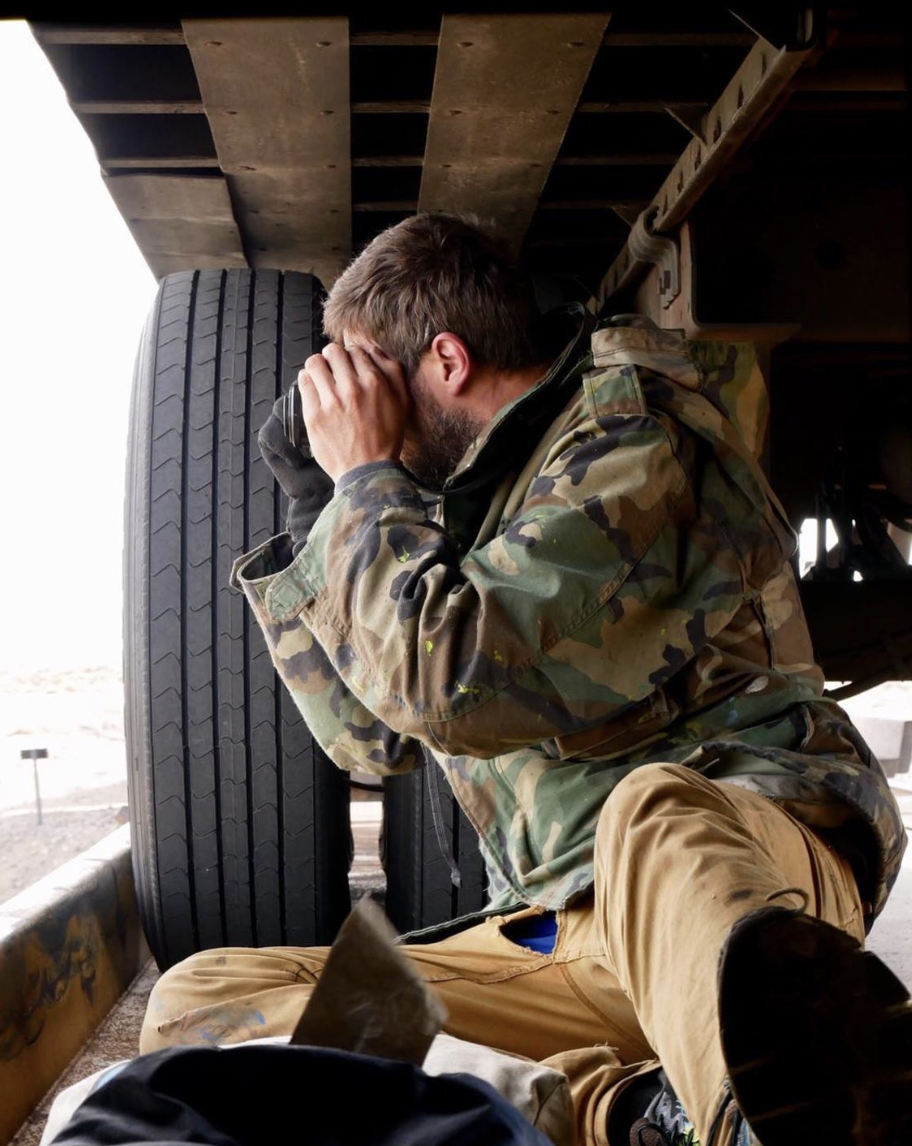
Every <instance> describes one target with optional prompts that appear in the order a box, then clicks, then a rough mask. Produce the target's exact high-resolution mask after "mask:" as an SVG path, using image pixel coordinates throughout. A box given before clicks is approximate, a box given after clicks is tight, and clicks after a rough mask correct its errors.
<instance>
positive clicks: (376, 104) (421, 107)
mask: <svg viewBox="0 0 912 1146" xmlns="http://www.w3.org/2000/svg"><path fill="white" fill-rule="evenodd" d="M351 110H352V115H427V114H428V112H429V111H430V110H431V101H430V100H427V99H374V100H369V99H368V100H356V101H355V102H354V103H353V104H352V105H351Z"/></svg>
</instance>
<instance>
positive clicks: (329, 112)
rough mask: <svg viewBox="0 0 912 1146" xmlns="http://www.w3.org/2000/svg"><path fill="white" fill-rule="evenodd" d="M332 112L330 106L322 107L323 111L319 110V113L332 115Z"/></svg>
mask: <svg viewBox="0 0 912 1146" xmlns="http://www.w3.org/2000/svg"><path fill="white" fill-rule="evenodd" d="M332 114H333V111H332V109H331V108H324V109H323V111H321V112H320V115H332Z"/></svg>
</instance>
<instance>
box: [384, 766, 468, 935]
mask: <svg viewBox="0 0 912 1146" xmlns="http://www.w3.org/2000/svg"><path fill="white" fill-rule="evenodd" d="M435 769H437V771H436V772H435V771H434V770H435ZM432 784H434V786H435V788H436V793H435V792H434V791H433V790H432ZM385 787H386V794H385V798H386V808H385V811H386V820H385V825H384V837H383V838H384V852H385V855H384V860H385V866H386V911H387V914H388V915H389V917H390V919H391V920H392V921H393V924H394V925H395V926H396V927H397V928H398V929H399V931H418V930H421V929H422V928H424V927H432V926H435V925H437V924H440V923H447V922H449V921H450V920H451V919H457V918H459V917H460V916H462V915H469V914H470V913H472V912H474V911H480V910H481V908H483V907H484V905H485V903H486V899H487V877H486V872H485V865H484V859H483V858H482V855H481V851H480V850H479V847H478V836H477V835H476V833H475V829H474V828H473V827H472V825H471V824H470V823H469V821H468V820H467V819H466V817H465V816H464V815H463V813H462V811H461V810H460V807H459V805H458V803H457V802H456V798H455V797H454V796H453V793H452V792H451V790H450V788H449V786H448V784H447V782H446V780H445V778H444V777H443V776H440V775H439V768H438V766H437V764H435V763H434V761H433V760H430V759H429V760H428V762H427V765H426V766H425V767H424V768H420V769H419V770H418V771H416V772H412V773H407V774H405V775H402V776H390V777H388V778H387V779H386V781H385ZM435 798H436V802H437V804H438V806H439V811H440V817H439V824H440V830H441V831H442V832H443V833H444V837H445V839H446V843H447V847H448V848H449V851H450V852H451V854H452V861H453V863H454V864H455V866H456V867H457V868H458V869H459V886H457V885H456V884H455V883H454V882H453V878H452V872H451V866H450V861H449V859H448V857H447V856H446V855H445V854H444V851H443V848H442V847H441V845H440V841H439V839H438V828H437V827H436V826H435V823H434V801H435Z"/></svg>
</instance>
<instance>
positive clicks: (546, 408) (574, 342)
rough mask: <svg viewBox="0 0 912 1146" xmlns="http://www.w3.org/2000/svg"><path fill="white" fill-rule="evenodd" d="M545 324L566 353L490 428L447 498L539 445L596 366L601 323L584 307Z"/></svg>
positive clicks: (450, 483) (563, 310) (565, 310)
mask: <svg viewBox="0 0 912 1146" xmlns="http://www.w3.org/2000/svg"><path fill="white" fill-rule="evenodd" d="M544 321H545V322H546V323H547V324H548V326H549V328H550V329H549V330H548V334H549V336H550V339H549V340H550V342H551V345H555V344H556V345H560V344H561V343H562V344H563V348H562V349H561V350H560V352H559V353H558V355H557V357H556V358H555V359H554V361H553V362H552V363H551V366H550V367H549V368H548V370H547V372H546V373H545V374H544V375H543V376H542V377H541V378H540V379H539V381H538V382H536V383H535V385H534V386H532V387H530V388H529V389H528V390H526V391H525V392H524V393H522V394H520V395H519V397H518V398H514V399H513V401H512V402H508V403H507V404H506V405H505V406H503V407H502V408H501V409H500V410H498V412H497V413H496V414H495V415H494V417H493V418H492V419H491V420H490V421H489V422H488V423H487V425H486V426H485V428H484V429H483V430H482V432H481V433H480V434H479V435H478V437H477V438H475V439H474V441H473V442H472V443H471V445H470V446H469V448H468V449H467V450H466V452H465V454H464V455H463V457H462V460H461V461H460V463H459V465H458V466H457V467H456V470H455V471H454V472H453V474H452V475H451V476H450V477H449V478H448V479H447V481H446V483H445V484H444V487H443V491H442V492H443V493H444V494H450V493H467V492H469V491H470V490H472V489H475V488H476V487H477V486H481V485H483V484H485V483H487V482H488V481H489V480H490V479H491V477H492V475H493V473H494V472H495V471H500V472H502V471H503V470H504V467H505V462H506V461H508V460H512V459H513V458H514V457H515V456H516V453H517V447H519V449H522V448H523V447H525V446H526V445H534V444H535V443H536V442H537V441H538V438H539V437H540V434H541V432H542V431H543V430H544V428H545V427H546V426H547V425H548V424H550V422H551V421H552V419H553V418H554V416H555V414H556V413H557V411H558V410H559V409H560V408H561V407H562V406H563V405H564V404H565V403H566V401H567V395H568V393H569V390H570V389H571V385H572V386H574V387H575V386H578V385H579V379H580V375H581V374H582V372H583V370H585V369H587V368H588V367H590V366H591V365H592V352H591V349H590V345H589V343H590V338H591V336H592V332H593V330H594V329H595V326H596V319H595V317H594V316H593V315H592V314H590V312H589V311H588V310H587V309H586V308H585V306H583V304H582V303H571V304H569V305H568V306H565V307H560V308H559V309H558V310H555V311H551V312H549V313H548V314H547V315H546V316H545V318H544ZM558 340H560V342H559V341H558Z"/></svg>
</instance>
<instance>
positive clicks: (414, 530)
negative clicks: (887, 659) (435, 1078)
mask: <svg viewBox="0 0 912 1146" xmlns="http://www.w3.org/2000/svg"><path fill="white" fill-rule="evenodd" d="M580 311H581V308H580ZM574 321H575V323H576V332H575V334H574V336H573V337H572V339H571V340H570V342H569V343H568V344H567V345H566V348H565V349H564V351H563V352H562V353H561V354H560V355H559V356H558V358H557V359H556V361H555V362H554V363H553V365H552V367H551V369H550V370H549V371H548V373H547V374H546V375H545V377H544V378H543V379H542V380H541V381H540V382H539V383H537V384H536V386H534V387H533V388H532V389H531V390H529V391H527V392H526V393H525V394H523V395H521V396H520V397H519V398H518V399H516V400H515V401H513V402H512V403H510V404H509V405H508V406H506V407H504V408H503V409H502V410H501V411H500V412H499V413H498V414H497V415H496V416H495V417H494V418H493V419H492V421H491V422H490V423H489V424H488V425H487V427H486V428H485V430H484V431H483V433H482V434H481V435H480V436H479V438H477V439H476V441H475V442H474V443H473V445H472V446H471V447H470V449H469V450H468V451H467V453H466V455H465V457H464V458H463V459H462V461H461V463H460V465H459V467H458V469H457V471H456V473H455V474H454V475H453V476H452V477H451V478H450V480H449V481H448V482H447V484H446V486H445V487H444V491H443V494H442V496H440V497H438V498H437V503H436V505H435V506H433V507H429V505H428V502H427V497H426V496H425V497H422V495H421V494H420V493H419V491H418V489H417V488H416V487H415V485H414V484H413V482H412V481H411V480H410V478H409V476H408V475H407V473H406V472H405V471H404V470H403V469H402V468H401V467H400V466H398V465H396V464H393V463H377V464H376V465H372V466H368V467H364V468H363V469H362V470H361V471H353V474H352V475H350V480H348V482H347V484H344V488H341V489H339V491H338V492H337V493H336V495H335V496H334V497H333V498H332V500H331V501H330V503H329V504H328V505H327V506H326V508H325V509H324V510H323V512H322V514H321V515H320V517H319V519H318V520H317V522H316V524H315V526H314V528H313V530H312V532H311V535H310V537H309V540H308V542H307V544H306V546H305V547H304V548H303V549H302V550H301V552H300V553H299V554H298V556H297V557H296V558H294V559H292V557H291V548H290V544H289V539H288V537H287V535H282V536H280V537H278V538H273V539H272V540H271V541H269V542H267V543H266V544H265V545H263V546H260V547H259V548H258V549H256V550H254V551H252V552H251V553H248V554H246V555H245V556H244V557H242V558H240V559H239V561H238V562H237V563H236V565H235V569H234V573H233V580H234V583H235V584H236V585H238V586H240V587H242V588H243V590H244V592H245V593H246V595H247V597H248V599H249V601H250V603H251V605H252V607H253V609H254V612H255V614H256V617H257V620H258V622H259V624H260V626H261V627H262V629H263V632H264V633H265V635H266V639H267V643H268V645H269V648H270V651H271V654H272V657H273V660H274V663H275V666H276V668H277V670H278V672H279V674H280V676H281V677H282V679H283V680H284V682H285V684H286V685H287V687H288V688H289V690H290V692H291V695H292V696H293V697H294V699H295V702H296V703H297V705H298V707H299V708H300V710H301V712H302V714H303V716H304V718H305V720H306V721H307V723H308V725H309V726H310V728H311V730H312V731H313V733H314V735H315V736H316V738H317V739H318V741H319V742H320V744H321V745H322V746H323V748H324V749H325V751H326V752H327V753H328V754H329V756H330V757H331V758H332V759H333V760H334V761H335V763H336V764H338V765H339V766H340V767H342V768H345V769H364V770H368V771H372V772H376V773H380V774H389V773H393V772H401V771H406V770H409V769H411V768H414V767H416V766H418V765H419V764H421V763H422V762H423V752H422V746H427V747H428V748H429V749H430V751H431V752H432V753H433V756H434V757H435V758H436V759H437V761H438V762H439V764H440V766H441V767H442V769H443V770H444V773H445V774H446V777H447V779H448V781H449V783H450V784H451V786H452V788H453V790H454V792H455V794H456V797H457V799H458V800H459V803H460V805H461V806H462V808H463V810H464V811H465V813H466V815H467V816H468V818H469V820H470V821H471V822H472V824H473V825H474V827H475V828H476V830H477V831H478V833H479V836H480V839H481V843H482V848H483V851H484V854H485V858H486V860H487V863H488V866H489V869H490V870H491V871H492V872H493V873H494V877H495V878H494V886H495V889H496V895H495V903H496V905H498V906H504V907H505V906H506V905H507V904H509V903H520V902H523V903H533V904H539V905H541V906H543V907H546V908H556V907H560V906H562V905H563V904H565V903H567V902H568V901H570V900H572V899H573V898H574V897H576V896H577V895H579V894H580V893H582V892H583V891H584V890H586V889H587V888H588V887H589V886H590V885H591V882H592V878H593V864H592V860H593V838H594V831H595V825H596V821H597V819H598V815H599V811H600V809H601V807H602V805H603V804H604V801H605V800H606V799H608V798H609V796H610V794H611V790H612V789H613V787H614V786H615V784H617V783H618V782H619V781H620V780H621V778H622V777H623V776H625V775H627V773H628V772H630V771H631V770H632V769H634V768H637V767H639V766H640V765H642V764H645V763H648V762H651V761H659V760H661V761H677V762H681V763H684V764H686V765H688V766H690V767H693V768H697V769H699V770H700V771H701V772H703V773H704V774H706V775H708V776H711V777H715V778H724V779H726V780H728V781H731V782H735V783H738V784H741V785H744V786H745V787H748V788H751V789H753V790H755V791H758V792H761V793H764V794H766V795H767V796H770V797H772V798H774V799H776V800H779V801H782V802H783V803H784V804H785V805H786V806H787V807H788V809H789V810H790V811H791V812H792V813H793V814H794V815H796V816H798V817H799V818H800V819H801V820H803V821H804V822H806V823H808V824H811V825H813V826H814V827H815V828H817V829H819V830H821V831H824V832H828V833H829V832H831V833H833V834H834V835H835V836H836V837H837V840H838V842H839V843H840V845H841V846H842V848H843V849H844V850H846V851H847V854H849V855H850V858H851V859H852V861H853V864H854V865H855V868H856V872H857V874H858V876H859V883H860V886H861V888H862V896H863V898H864V899H865V901H866V902H865V908H866V914H867V918H868V921H869V922H870V921H871V920H872V919H873V917H874V915H876V913H877V912H878V911H879V910H880V908H881V907H882V906H883V903H884V901H885V899H886V895H887V892H888V890H889V888H890V886H891V885H892V882H893V880H894V879H895V877H896V874H897V871H898V867H899V863H900V858H901V855H902V850H903V847H904V844H905V836H904V832H903V827H902V822H901V819H900V816H899V813H898V810H897V807H896V804H895V801H894V799H893V797H892V794H891V793H890V790H889V788H888V786H887V783H886V781H885V779H884V776H883V772H882V770H881V768H880V766H879V764H878V763H877V761H876V760H875V759H873V758H872V756H871V754H870V752H869V750H868V749H867V747H866V745H865V744H864V742H863V741H862V739H861V738H860V736H859V735H858V733H857V732H856V731H855V729H854V728H853V727H852V725H851V723H850V721H849V719H848V717H847V716H846V715H845V714H844V713H843V712H842V710H841V709H840V708H838V707H837V705H836V704H835V703H833V702H831V701H828V700H826V699H825V698H823V696H822V695H821V694H822V687H823V681H822V674H821V673H820V670H819V669H818V668H817V667H816V666H815V664H814V660H813V653H812V650H811V645H810V640H809V637H808V632H807V627H806V624H805V621H804V616H803V613H802V610H801V604H800V600H799V597H798V591H797V586H796V582H795V578H794V575H793V572H792V568H791V565H790V564H789V558H790V556H791V555H792V553H793V552H794V548H795V539H794V535H793V533H792V531H791V530H790V528H789V526H788V524H787V522H786V520H785V517H784V513H783V511H782V509H781V507H780V505H779V503H778V502H777V500H776V498H775V496H774V495H773V494H772V492H771V490H770V489H769V487H768V485H767V483H766V480H765V478H764V476H763V473H762V471H761V469H760V468H759V466H758V464H757V462H756V460H755V458H754V456H753V451H752V450H751V448H750V446H749V445H748V440H749V439H750V438H751V437H755V436H756V434H757V426H756V425H753V424H752V423H751V417H753V416H754V415H753V414H752V411H755V410H756V408H757V404H756V402H755V401H754V399H753V397H752V395H753V394H754V393H755V392H756V387H757V382H758V380H759V381H760V386H761V389H762V380H761V379H759V372H758V370H757V369H756V363H755V360H754V357H753V355H752V353H751V349H750V347H748V346H745V345H741V346H732V345H722V344H713V343H702V342H696V343H685V342H684V341H683V340H682V339H681V338H680V337H679V336H678V335H676V334H674V333H670V332H667V331H660V330H657V329H656V328H654V327H651V328H648V329H647V328H643V327H642V326H640V325H623V326H618V325H611V324H609V325H602V326H601V327H600V328H599V329H595V330H593V323H592V322H591V321H590V320H588V319H587V318H586V317H584V316H583V314H582V313H581V312H576V313H575V316H574ZM739 407H740V412H739ZM738 427H740V428H738ZM340 484H342V483H340Z"/></svg>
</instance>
